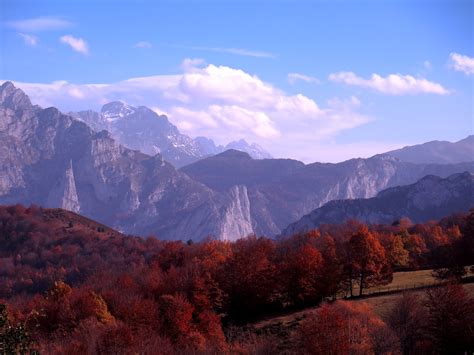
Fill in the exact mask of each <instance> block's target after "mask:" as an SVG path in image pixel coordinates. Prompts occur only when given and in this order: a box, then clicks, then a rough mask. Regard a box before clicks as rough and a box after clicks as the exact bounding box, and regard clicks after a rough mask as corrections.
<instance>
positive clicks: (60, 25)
mask: <svg viewBox="0 0 474 355" xmlns="http://www.w3.org/2000/svg"><path fill="white" fill-rule="evenodd" d="M5 24H6V25H7V27H10V28H13V29H15V30H18V31H22V32H40V31H52V30H62V29H65V28H70V27H72V26H74V24H73V23H72V22H70V21H68V20H65V19H63V18H61V17H53V16H46V17H35V18H29V19H25V20H17V21H7V22H6V23H5Z"/></svg>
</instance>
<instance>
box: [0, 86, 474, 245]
mask: <svg viewBox="0 0 474 355" xmlns="http://www.w3.org/2000/svg"><path fill="white" fill-rule="evenodd" d="M73 116H76V117H78V116H79V117H80V119H77V118H74V117H73ZM93 116H94V117H93ZM100 120H102V121H103V123H100V124H98V123H97V122H99V121H100ZM106 122H107V123H106ZM147 122H148V123H149V124H150V128H149V127H148V125H147ZM108 124H112V125H113V126H114V127H116V128H111V130H112V131H114V130H117V131H115V134H112V133H110V132H109V131H106V130H103V127H104V126H103V125H108ZM107 127H108V126H107ZM140 127H141V128H140ZM173 127H174V126H172V125H171V124H170V123H169V121H168V120H167V119H166V117H164V116H158V115H157V114H156V113H155V112H153V111H152V110H150V109H148V108H146V107H138V108H135V107H131V106H127V105H125V104H123V103H120V102H119V103H116V102H115V103H110V104H107V105H104V108H103V109H102V111H101V113H100V115H99V114H98V113H94V112H93V111H82V113H80V114H75V115H72V116H71V115H67V114H63V113H61V112H60V111H59V110H57V109H56V108H53V107H50V108H45V109H43V108H41V107H39V106H35V105H32V104H31V102H30V100H29V98H28V96H27V95H25V93H23V92H22V91H21V90H19V89H17V88H15V87H14V85H13V84H11V83H10V82H5V83H4V84H3V85H2V86H1V87H0V204H14V203H23V204H30V203H35V204H38V205H42V206H45V207H61V208H64V209H67V210H70V211H74V212H78V213H81V214H83V215H84V216H86V217H89V218H93V219H95V220H97V221H99V222H101V223H104V224H106V225H109V226H111V227H114V228H116V229H119V230H120V231H123V232H125V233H131V234H137V235H142V236H146V235H149V234H155V235H157V236H158V237H160V238H162V239H181V240H188V239H195V240H199V239H202V238H205V237H207V236H212V237H214V238H218V239H228V240H232V239H236V238H239V237H243V236H246V235H248V234H251V233H255V234H259V235H267V236H275V235H278V234H280V233H281V231H282V230H283V229H284V228H285V227H287V226H288V225H289V224H290V223H292V222H294V221H296V220H298V219H300V218H301V217H302V216H304V215H306V214H308V213H310V212H311V211H312V210H314V209H315V208H318V207H321V206H323V205H324V204H326V203H327V202H329V201H331V200H334V199H354V198H370V197H374V196H376V195H377V193H378V192H380V191H381V190H384V189H386V188H388V187H395V186H399V185H407V184H412V183H415V182H416V181H418V180H419V179H421V178H423V177H424V176H426V175H430V174H431V175H437V176H440V177H447V176H449V175H452V174H454V173H460V172H464V171H468V172H471V173H472V172H474V162H472V161H470V162H463V163H452V164H426V163H423V164H421V163H410V162H404V161H400V160H399V159H398V158H395V157H393V156H390V155H386V154H383V155H377V156H374V157H372V158H368V159H351V160H348V161H345V162H342V163H337V164H330V163H324V164H323V163H313V164H307V165H306V164H304V163H302V162H299V161H297V160H292V159H268V158H265V159H253V158H252V157H251V156H250V155H249V154H248V153H245V152H242V151H239V150H235V149H230V150H226V151H224V152H222V153H220V154H217V155H214V156H210V157H207V158H203V159H202V158H201V160H198V161H195V162H194V163H191V164H188V165H186V166H183V167H182V168H181V169H179V170H177V169H176V168H175V167H174V166H173V165H172V164H170V163H169V162H168V161H167V160H166V158H165V153H164V152H168V153H169V152H171V151H173V149H174V148H177V147H175V146H174V145H173V144H172V143H170V142H171V141H172V142H175V143H176V142H181V141H186V139H185V138H182V136H180V133H179V131H178V130H177V129H176V130H173ZM155 128H156V130H157V131H160V132H168V133H163V134H162V135H161V136H159V137H158V138H160V137H161V138H160V139H162V140H164V142H159V139H158V138H157V137H155V136H154V135H153V134H151V133H150V132H152V131H154V130H155ZM174 128H176V127H174ZM121 131H123V133H120V132H121ZM139 132H143V135H142V137H146V139H145V138H143V139H141V140H140V139H138V140H136V139H135V138H136V137H137V136H138V133H139ZM160 134H161V133H160ZM173 134H174V136H173ZM117 136H120V137H121V138H120V140H119V139H116V137H117ZM130 137H131V138H130ZM170 137H172V138H170ZM185 137H186V136H185ZM188 138H189V137H188ZM189 139H190V138H189ZM147 140H149V141H150V142H151V141H156V142H155V143H156V146H157V147H158V148H157V150H158V149H159V151H161V153H156V152H153V153H152V154H145V153H144V152H141V151H139V149H137V148H140V147H137V146H135V147H132V148H133V149H134V150H133V149H130V148H129V147H127V144H122V143H123V142H124V141H130V142H134V141H136V144H139V143H140V141H142V142H145V141H147ZM120 142H122V143H120ZM170 144H171V146H173V147H174V148H173V149H172V148H170ZM237 144H240V147H242V144H245V142H240V143H239V142H237ZM128 145H132V143H129V144H128ZM176 145H178V144H177V143H176ZM191 146H193V147H194V146H199V147H200V149H201V150H200V151H201V153H202V152H203V151H205V152H206V154H208V153H209V152H211V151H212V149H214V148H216V149H217V151H219V149H223V148H219V147H216V146H215V144H214V143H213V142H212V141H211V140H209V139H207V138H204V137H200V138H197V139H195V140H192V142H191V143H190V145H189V147H191ZM166 147H167V148H166ZM187 147H188V146H187ZM251 147H252V146H251ZM140 149H142V150H145V147H141V148H140ZM206 149H207V150H206ZM174 152H179V154H181V153H182V152H187V153H186V154H187V157H190V156H192V154H194V153H193V152H194V151H193V150H192V149H187V148H186V149H183V150H174ZM168 153H167V154H168ZM177 154H178V153H177ZM210 154H211V153H210ZM260 157H262V156H260ZM180 159H181V158H180ZM178 160H179V159H175V162H176V161H178ZM179 161H181V162H183V161H184V158H183V159H182V160H179Z"/></svg>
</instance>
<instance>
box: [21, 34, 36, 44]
mask: <svg viewBox="0 0 474 355" xmlns="http://www.w3.org/2000/svg"><path fill="white" fill-rule="evenodd" d="M18 34H19V35H20V37H21V38H22V39H23V42H24V43H25V44H26V45H27V46H30V47H36V46H37V45H38V42H39V38H38V37H36V36H33V35H29V34H26V33H18Z"/></svg>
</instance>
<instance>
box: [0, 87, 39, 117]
mask: <svg viewBox="0 0 474 355" xmlns="http://www.w3.org/2000/svg"><path fill="white" fill-rule="evenodd" d="M0 105H2V106H3V107H5V108H9V109H12V110H15V111H16V110H20V109H21V110H27V109H30V108H31V107H32V105H31V101H30V99H29V98H28V96H27V95H26V94H25V93H24V92H23V91H22V90H20V89H17V88H16V87H15V85H13V83H12V82H11V81H6V82H4V83H3V84H2V86H0Z"/></svg>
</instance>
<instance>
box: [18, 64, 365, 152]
mask: <svg viewBox="0 0 474 355" xmlns="http://www.w3.org/2000/svg"><path fill="white" fill-rule="evenodd" d="M197 65H203V62H202V61H196V60H194V61H193V60H187V61H184V62H183V68H184V70H183V72H182V73H181V74H177V75H155V76H147V77H138V78H131V79H128V80H124V81H120V82H116V83H108V84H103V83H90V84H73V83H69V82H66V81H56V82H53V83H50V84H38V83H22V82H16V83H15V85H17V86H18V87H20V88H22V89H23V90H24V91H25V92H26V93H27V94H28V95H30V97H31V99H32V101H33V102H34V103H37V104H39V105H41V106H57V107H59V108H60V109H61V110H63V111H66V112H67V111H71V110H74V111H76V110H84V109H95V110H98V109H99V108H100V106H101V105H103V104H104V103H105V102H109V101H114V100H123V101H126V102H128V103H129V104H132V105H145V106H148V107H151V108H153V109H154V110H155V111H156V112H159V113H165V114H167V115H168V117H169V119H170V120H171V122H173V123H174V124H176V125H177V126H178V128H179V129H180V130H182V131H183V132H184V133H186V134H189V135H190V136H199V135H201V136H207V137H210V138H212V139H214V140H215V141H216V143H218V144H225V143H228V142H229V141H231V140H237V139H240V138H246V139H247V140H249V141H257V142H258V143H259V144H261V145H262V146H264V147H265V148H266V149H268V150H269V151H271V152H272V153H274V154H275V156H282V157H293V158H297V159H298V158H299V159H306V158H305V157H307V156H315V154H316V151H313V148H312V147H315V146H320V145H321V144H322V142H323V141H325V140H327V139H331V137H334V136H335V135H337V134H338V133H340V132H341V131H344V130H347V129H351V128H354V127H357V126H360V125H363V124H365V123H367V122H369V121H370V120H371V118H370V117H368V116H366V115H364V114H362V113H360V112H358V110H359V109H360V107H361V103H360V101H359V100H358V99H357V98H355V97H350V98H348V99H346V100H343V99H337V98H334V99H332V100H330V102H329V103H328V104H327V105H325V107H322V106H320V105H318V104H317V103H316V101H315V100H313V99H312V98H310V97H308V96H305V95H303V94H297V95H290V94H287V93H285V92H284V91H283V90H281V89H279V88H277V87H275V86H273V85H271V84H270V83H267V82H265V81H263V80H262V79H260V78H259V77H257V76H256V75H252V74H250V73H247V72H245V71H243V70H241V69H237V68H231V67H227V66H216V65H213V64H209V65H205V66H204V67H198V66H197ZM303 142H304V143H303ZM306 160H308V159H306Z"/></svg>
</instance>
